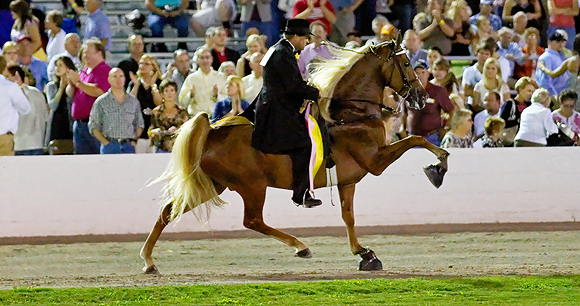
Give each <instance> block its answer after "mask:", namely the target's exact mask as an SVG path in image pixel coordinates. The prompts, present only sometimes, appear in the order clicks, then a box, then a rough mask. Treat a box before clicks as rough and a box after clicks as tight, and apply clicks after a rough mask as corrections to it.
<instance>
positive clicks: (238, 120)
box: [211, 116, 252, 129]
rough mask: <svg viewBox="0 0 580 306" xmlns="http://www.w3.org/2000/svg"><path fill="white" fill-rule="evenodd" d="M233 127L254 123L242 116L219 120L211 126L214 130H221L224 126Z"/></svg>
mask: <svg viewBox="0 0 580 306" xmlns="http://www.w3.org/2000/svg"><path fill="white" fill-rule="evenodd" d="M232 125H252V122H251V121H250V120H248V118H246V117H242V116H233V117H227V118H223V119H221V120H219V121H218V122H216V123H214V124H212V125H211V128H212V129H219V128H221V127H224V126H232Z"/></svg>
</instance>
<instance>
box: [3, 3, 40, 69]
mask: <svg viewBox="0 0 580 306" xmlns="http://www.w3.org/2000/svg"><path fill="white" fill-rule="evenodd" d="M10 11H11V12H12V18H14V25H13V26H12V32H11V33H10V37H11V39H12V40H13V41H16V42H17V40H18V39H19V38H20V37H29V38H30V41H31V45H30V50H31V51H32V53H31V55H34V56H35V57H37V58H38V59H40V60H43V61H46V53H45V52H44V50H43V49H42V39H41V37H40V30H39V27H38V23H39V20H38V19H37V18H36V17H34V15H32V11H31V10H30V4H29V2H27V1H26V0H14V1H12V2H10Z"/></svg>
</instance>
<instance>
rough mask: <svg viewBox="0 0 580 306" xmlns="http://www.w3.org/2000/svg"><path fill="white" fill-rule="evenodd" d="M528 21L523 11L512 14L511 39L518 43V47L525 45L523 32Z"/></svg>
mask: <svg viewBox="0 0 580 306" xmlns="http://www.w3.org/2000/svg"><path fill="white" fill-rule="evenodd" d="M527 23H528V17H526V14H524V13H523V12H517V13H516V14H515V15H514V26H513V29H514V32H513V36H512V41H513V42H515V43H517V44H518V47H520V49H523V48H524V47H525V46H526V39H525V38H524V33H525V32H526V29H527V27H526V25H527Z"/></svg>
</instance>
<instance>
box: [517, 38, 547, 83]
mask: <svg viewBox="0 0 580 306" xmlns="http://www.w3.org/2000/svg"><path fill="white" fill-rule="evenodd" d="M523 36H524V40H525V41H526V45H525V46H524V47H523V49H522V53H523V54H524V58H527V59H526V60H525V61H524V64H523V65H519V64H518V63H516V66H515V67H514V76H515V77H516V78H517V79H520V78H522V77H525V76H528V77H531V78H532V79H535V78H536V66H537V65H538V58H539V57H540V55H542V54H544V48H542V47H540V46H539V45H538V39H539V38H540V31H538V29H536V28H527V29H526V30H525V31H524V35H523Z"/></svg>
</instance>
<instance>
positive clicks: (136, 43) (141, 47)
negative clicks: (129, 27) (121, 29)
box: [117, 34, 145, 88]
mask: <svg viewBox="0 0 580 306" xmlns="http://www.w3.org/2000/svg"><path fill="white" fill-rule="evenodd" d="M128 47H129V55H130V56H129V57H128V58H126V59H124V60H122V61H120V62H119V64H118V65H117V67H119V68H120V69H121V70H122V71H123V73H124V74H125V88H127V86H129V82H130V81H131V76H130V73H133V74H136V73H137V71H138V70H139V61H140V60H141V57H142V56H143V52H144V51H145V43H143V37H142V36H141V35H139V34H133V35H131V36H129V44H128Z"/></svg>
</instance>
